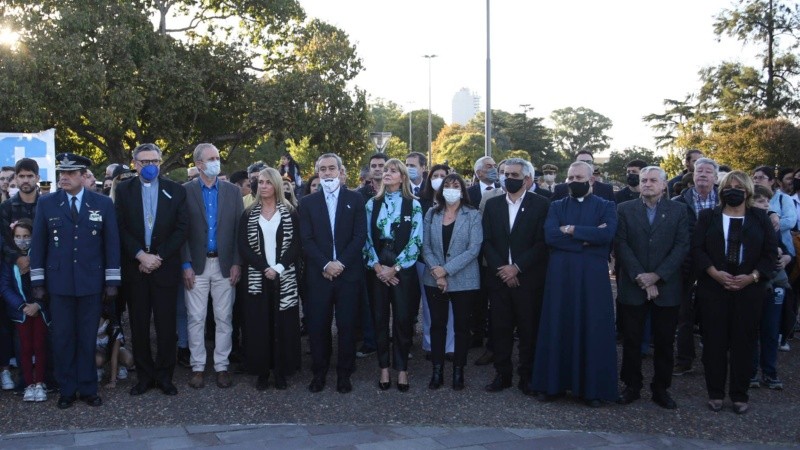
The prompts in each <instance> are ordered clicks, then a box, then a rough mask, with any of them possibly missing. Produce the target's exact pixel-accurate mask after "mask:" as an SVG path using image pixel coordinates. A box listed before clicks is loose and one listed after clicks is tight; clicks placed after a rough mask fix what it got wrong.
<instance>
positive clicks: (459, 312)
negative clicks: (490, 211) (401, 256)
mask: <svg viewBox="0 0 800 450" xmlns="http://www.w3.org/2000/svg"><path fill="white" fill-rule="evenodd" d="M422 234H423V237H424V244H423V247H422V253H423V256H424V257H425V262H426V263H427V264H428V270H427V271H426V273H425V274H424V276H423V283H424V284H425V294H426V297H427V299H428V308H429V309H430V314H431V361H432V362H433V375H432V376H431V381H430V383H429V384H428V387H429V388H430V389H438V388H439V387H441V385H442V383H443V378H444V354H445V334H446V333H445V330H446V328H447V322H448V311H449V309H450V307H451V306H452V310H453V323H454V326H453V328H454V330H455V352H454V356H453V389H454V390H462V389H464V366H465V365H466V363H467V350H469V339H470V332H469V318H470V312H471V310H472V302H473V300H474V297H475V295H476V293H477V292H478V289H479V288H480V269H479V267H478V253H479V252H480V250H481V244H482V242H483V227H482V225H481V214H480V213H479V212H478V210H477V209H475V208H473V207H472V206H471V205H470V204H469V195H468V194H467V186H466V183H464V179H463V178H461V176H460V175H458V174H456V173H451V174H450V175H447V176H446V177H445V178H444V181H443V182H442V186H441V189H439V190H437V191H436V205H435V206H434V207H433V208H431V209H430V210H429V211H428V213H427V214H425V226H424V228H423V233H422Z"/></svg>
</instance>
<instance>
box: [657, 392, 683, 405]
mask: <svg viewBox="0 0 800 450" xmlns="http://www.w3.org/2000/svg"><path fill="white" fill-rule="evenodd" d="M653 402H655V404H656V405H658V406H660V407H662V408H664V409H675V408H677V407H678V404H677V403H675V400H673V399H672V396H671V395H669V392H667V391H666V390H657V391H653Z"/></svg>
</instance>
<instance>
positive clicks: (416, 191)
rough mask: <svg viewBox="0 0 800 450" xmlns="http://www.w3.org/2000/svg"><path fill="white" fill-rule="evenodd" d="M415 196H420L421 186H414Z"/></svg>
mask: <svg viewBox="0 0 800 450" xmlns="http://www.w3.org/2000/svg"><path fill="white" fill-rule="evenodd" d="M414 195H416V196H419V186H414Z"/></svg>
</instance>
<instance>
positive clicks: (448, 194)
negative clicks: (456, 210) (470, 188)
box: [442, 188, 461, 205]
mask: <svg viewBox="0 0 800 450" xmlns="http://www.w3.org/2000/svg"><path fill="white" fill-rule="evenodd" d="M442 195H443V196H444V201H446V202H447V204H448V205H452V204H453V203H455V202H457V201H459V200H461V189H456V188H444V189H443V190H442Z"/></svg>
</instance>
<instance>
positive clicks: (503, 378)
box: [486, 373, 511, 392]
mask: <svg viewBox="0 0 800 450" xmlns="http://www.w3.org/2000/svg"><path fill="white" fill-rule="evenodd" d="M510 387H511V375H503V374H499V373H498V374H497V375H495V376H494V380H492V382H491V383H489V384H487V385H486V392H500V391H502V390H503V389H506V388H510Z"/></svg>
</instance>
